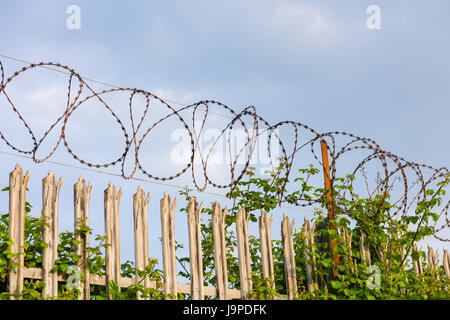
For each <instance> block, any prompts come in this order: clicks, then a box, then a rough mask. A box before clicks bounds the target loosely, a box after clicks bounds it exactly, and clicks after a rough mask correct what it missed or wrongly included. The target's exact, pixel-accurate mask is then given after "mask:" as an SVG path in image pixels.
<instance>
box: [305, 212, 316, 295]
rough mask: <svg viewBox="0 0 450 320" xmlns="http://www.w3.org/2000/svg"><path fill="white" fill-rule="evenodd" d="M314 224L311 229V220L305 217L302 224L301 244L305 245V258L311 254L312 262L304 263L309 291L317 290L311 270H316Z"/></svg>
mask: <svg viewBox="0 0 450 320" xmlns="http://www.w3.org/2000/svg"><path fill="white" fill-rule="evenodd" d="M315 228H316V224H314V226H313V228H312V229H311V222H310V221H309V220H308V219H307V218H306V217H305V223H304V224H303V230H302V231H303V244H304V245H305V258H307V259H309V258H310V256H312V258H311V260H312V264H310V263H308V262H307V263H306V283H307V288H308V291H309V292H314V291H315V290H318V282H317V279H316V278H315V277H314V278H313V276H312V274H313V271H314V270H316V257H315V256H314V254H313V253H314V252H315V250H314V247H313V245H314V236H315Z"/></svg>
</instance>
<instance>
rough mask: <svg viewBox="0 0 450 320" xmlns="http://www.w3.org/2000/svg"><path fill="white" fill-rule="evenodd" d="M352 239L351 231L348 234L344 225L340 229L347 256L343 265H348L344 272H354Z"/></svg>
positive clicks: (381, 257) (381, 258)
mask: <svg viewBox="0 0 450 320" xmlns="http://www.w3.org/2000/svg"><path fill="white" fill-rule="evenodd" d="M352 239H353V231H351V232H350V234H349V233H348V230H347V228H345V227H344V228H343V229H342V240H343V245H344V246H345V247H346V248H347V250H348V257H346V258H345V265H350V270H348V269H347V268H346V271H345V272H346V273H347V274H348V272H349V271H350V272H351V273H354V272H355V267H354V263H353V252H352ZM377 252H378V251H377ZM380 252H383V251H380ZM379 257H380V260H381V261H384V259H383V256H379Z"/></svg>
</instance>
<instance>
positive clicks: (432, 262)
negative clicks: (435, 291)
mask: <svg viewBox="0 0 450 320" xmlns="http://www.w3.org/2000/svg"><path fill="white" fill-rule="evenodd" d="M427 256H428V266H429V268H430V272H431V273H434V276H435V277H436V280H439V272H438V267H439V265H438V264H439V252H438V251H437V250H436V253H434V250H433V248H432V247H430V246H428V255H427Z"/></svg>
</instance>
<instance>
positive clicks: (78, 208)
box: [73, 177, 92, 300]
mask: <svg viewBox="0 0 450 320" xmlns="http://www.w3.org/2000/svg"><path fill="white" fill-rule="evenodd" d="M91 192H92V186H91V184H90V183H88V184H87V185H86V180H84V179H83V178H82V177H80V178H79V179H78V182H77V183H75V184H74V185H73V203H74V229H75V232H76V233H78V232H77V230H79V229H80V228H82V227H83V226H87V227H88V226H89V202H90V199H91ZM75 239H76V240H78V241H80V243H79V244H78V245H77V246H76V247H75V254H76V255H79V256H81V258H80V260H79V261H78V263H77V267H78V268H79V269H80V271H81V273H82V274H83V277H82V279H81V288H80V293H81V294H80V295H79V296H78V300H89V299H90V291H91V288H90V282H89V278H90V273H89V265H88V262H87V259H88V252H86V249H87V248H88V247H89V232H86V234H83V236H81V235H80V234H77V235H76V237H75Z"/></svg>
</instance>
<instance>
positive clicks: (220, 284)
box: [211, 201, 228, 300]
mask: <svg viewBox="0 0 450 320" xmlns="http://www.w3.org/2000/svg"><path fill="white" fill-rule="evenodd" d="M226 214H227V209H225V210H224V212H223V213H222V207H221V206H220V204H219V203H218V202H217V201H216V202H215V204H214V209H213V214H212V221H211V222H212V227H213V228H212V229H213V230H212V231H213V241H214V262H215V264H216V287H217V298H218V299H219V300H227V299H228V271H227V251H226V243H225V217H226Z"/></svg>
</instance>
